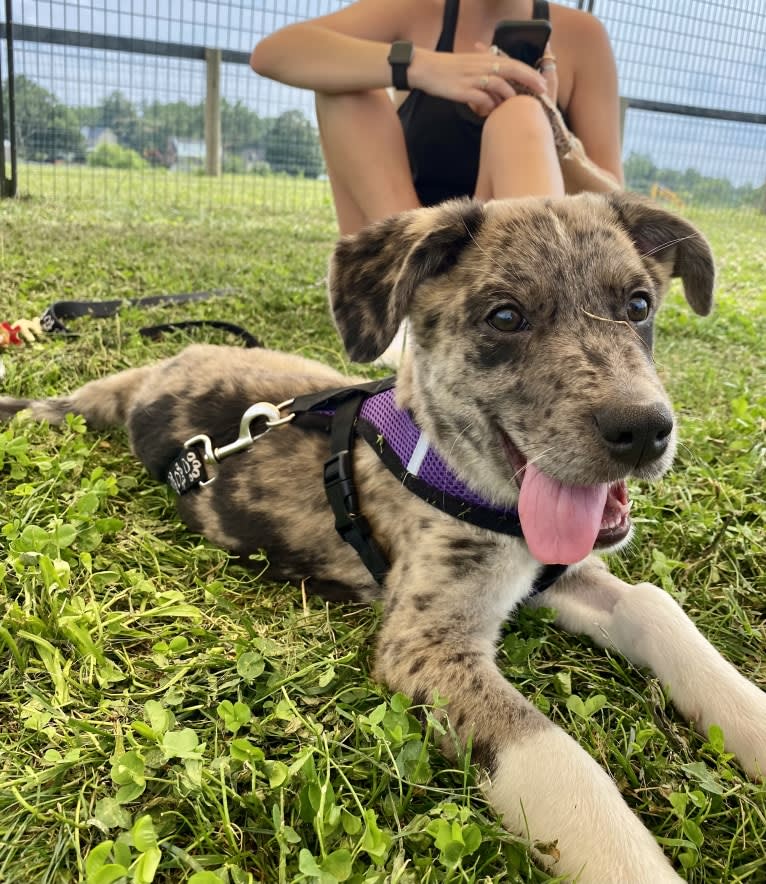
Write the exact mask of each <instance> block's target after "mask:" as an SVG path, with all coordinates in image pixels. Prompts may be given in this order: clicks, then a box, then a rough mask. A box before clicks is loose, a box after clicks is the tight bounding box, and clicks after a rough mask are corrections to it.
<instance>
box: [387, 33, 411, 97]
mask: <svg viewBox="0 0 766 884" xmlns="http://www.w3.org/2000/svg"><path fill="white" fill-rule="evenodd" d="M412 51H413V49H412V43H411V41H410V40H397V41H396V42H395V43H392V44H391V51H390V52H389V53H388V63H389V64H390V65H391V82H392V83H393V87H394V89H409V88H410V84H409V83H408V82H407V68H408V67H409V64H410V62H411V61H412Z"/></svg>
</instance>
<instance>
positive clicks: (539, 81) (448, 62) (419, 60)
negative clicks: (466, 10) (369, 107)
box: [408, 43, 548, 117]
mask: <svg viewBox="0 0 766 884" xmlns="http://www.w3.org/2000/svg"><path fill="white" fill-rule="evenodd" d="M476 45H477V51H476V52H434V51H432V50H430V49H423V48H421V47H417V48H416V49H415V52H414V54H413V57H412V62H411V63H410V67H409V71H408V77H409V82H410V86H411V87H412V88H417V89H422V90H423V91H424V92H427V93H428V94H429V95H435V96H437V97H439V98H447V99H449V100H450V101H458V102H461V103H462V104H467V105H468V106H469V107H470V108H471V110H473V111H474V113H476V114H478V115H479V116H482V117H486V116H488V115H489V114H490V113H492V111H493V110H494V109H495V108H496V107H497V106H498V104H501V103H502V102H503V101H505V100H506V99H507V98H512V97H513V96H514V95H516V90H515V89H514V88H513V86H512V85H511V82H516V83H519V84H521V85H523V86H526V87H527V88H528V89H529V90H530V91H532V92H534V93H535V94H538V93H541V92H545V91H546V90H547V88H548V83H547V81H546V79H545V78H544V77H543V76H542V75H541V74H540V73H538V72H537V71H536V70H534V69H533V68H531V67H529V65H526V64H524V63H523V62H521V61H517V60H516V59H515V58H509V57H508V56H507V55H504V54H501V55H495V54H493V53H492V52H490V51H489V49H488V48H487V47H486V46H484V44H482V43H478V44H476Z"/></svg>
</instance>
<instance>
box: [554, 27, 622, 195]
mask: <svg viewBox="0 0 766 884" xmlns="http://www.w3.org/2000/svg"><path fill="white" fill-rule="evenodd" d="M569 41H571V45H573V46H574V47H576V49H575V58H576V62H575V66H574V80H573V86H572V92H571V96H570V99H569V103H568V105H567V108H566V114H567V117H568V119H569V123H570V125H571V128H572V131H573V132H574V133H575V135H577V137H578V138H579V139H580V141H581V142H582V144H583V147H584V148H585V152H586V153H587V155H588V157H589V158H590V159H591V160H592V161H593V162H594V163H595V164H596V165H597V166H600V167H601V168H602V169H605V170H606V171H607V172H611V174H613V175H614V176H616V178H617V180H618V181H619V182H620V183H622V182H623V173H622V160H621V153H622V151H621V145H620V98H619V93H618V86H617V66H616V64H615V61H614V55H613V53H612V47H611V46H610V44H609V37H608V36H607V33H606V30H605V28H604V26H603V25H602V24H601V22H600V21H598V19H596V18H594V17H593V16H591V15H587V14H581V15H578V16H577V17H576V20H573V22H572V25H571V28H570V30H569V32H568V33H567V42H569Z"/></svg>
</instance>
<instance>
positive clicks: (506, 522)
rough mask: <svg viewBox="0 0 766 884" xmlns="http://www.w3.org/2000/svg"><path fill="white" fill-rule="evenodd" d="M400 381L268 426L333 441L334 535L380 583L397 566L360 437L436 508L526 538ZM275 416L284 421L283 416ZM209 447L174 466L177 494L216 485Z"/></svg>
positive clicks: (314, 398) (549, 573)
mask: <svg viewBox="0 0 766 884" xmlns="http://www.w3.org/2000/svg"><path fill="white" fill-rule="evenodd" d="M395 381H396V379H395V378H393V377H391V378H385V379H384V380H381V381H372V382H370V383H366V384H359V385H357V386H354V387H343V388H341V389H336V390H325V391H322V392H320V393H311V394H308V395H306V396H299V397H297V398H296V399H294V400H292V401H290V402H287V403H283V405H284V406H285V407H286V408H289V410H290V412H291V415H290V416H289V417H287V418H281V419H278V420H273V421H272V422H271V423H269V421H267V427H270V426H276V425H278V424H281V423H286V422H288V421H291V422H292V423H294V424H295V425H296V426H299V427H303V428H305V429H307V430H319V431H321V432H324V433H328V434H329V436H330V457H329V458H328V460H327V461H326V463H325V465H324V485H325V493H326V494H327V499H328V502H329V503H330V506H331V507H332V510H333V514H334V515H335V528H336V530H337V531H338V533H339V534H340V536H341V537H342V538H343V540H345V541H346V542H347V543H349V544H351V546H353V548H354V549H355V550H356V552H357V553H358V554H359V556H360V558H361V559H362V561H363V562H364V564H365V565H366V566H367V569H368V570H369V571H370V573H371V574H372V576H373V577H374V578H375V580H376V581H377V582H378V583H383V581H384V579H385V576H386V574H387V573H388V571H389V570H390V565H389V562H388V560H387V559H386V557H385V555H384V553H383V552H382V550H381V549H380V547H379V546H378V544H377V543H376V541H375V538H374V537H373V536H372V532H371V529H370V525H369V523H368V521H367V519H366V518H365V516H364V515H363V513H362V511H361V506H360V501H359V497H358V493H357V489H356V484H355V482H354V476H353V457H352V455H353V448H354V442H355V440H356V437H357V436H361V437H362V438H363V439H364V440H365V441H366V442H367V443H368V444H369V445H370V447H371V448H372V449H373V451H375V453H376V454H377V455H378V456H379V457H380V459H381V460H382V462H383V463H384V465H385V466H386V467H387V468H388V469H389V470H390V471H391V472H392V473H393V474H394V475H395V476H396V477H397V478H398V479H399V480H400V482H401V483H402V485H403V486H404V487H406V488H407V489H408V490H409V491H411V492H412V493H413V494H416V495H417V496H418V497H420V498H421V499H423V500H424V501H426V503H428V504H430V505H431V506H433V507H436V509H438V510H441V511H442V512H444V513H447V514H449V515H450V516H453V517H454V518H456V519H460V520H461V521H464V522H470V523H471V524H472V525H476V526H478V527H480V528H485V529H487V530H489V531H496V532H499V533H501V534H507V535H510V536H512V537H523V536H524V534H523V532H522V529H521V522H520V520H519V514H518V511H517V510H516V508H515V507H510V508H506V507H498V506H496V505H494V504H492V503H490V502H489V501H487V500H485V499H484V498H483V497H481V495H479V494H477V493H476V492H475V491H473V490H472V489H471V488H469V487H468V486H467V485H466V484H465V482H463V481H462V480H461V479H459V478H458V477H457V476H456V475H455V473H454V472H453V471H452V470H451V469H450V468H449V466H447V464H446V463H445V462H444V460H443V459H442V458H441V456H440V455H439V454H438V453H437V452H436V451H435V450H434V449H433V448H432V447H431V444H430V442H429V440H428V437H427V436H426V435H425V433H423V432H422V430H420V428H419V427H418V426H417V425H416V424H415V422H414V421H413V419H412V416H411V415H410V413H409V412H407V411H402V410H401V409H399V408H397V406H396V401H395V392H394V389H393V387H394V383H395ZM279 407H281V406H279ZM279 407H277V408H279ZM254 408H255V406H254ZM266 408H271V409H274V408H275V407H274V406H266ZM261 414H263V413H262V412H261ZM275 414H276V415H277V417H278V411H277V410H275ZM266 431H267V430H266ZM266 431H264V432H266ZM248 435H249V431H248ZM256 438H258V437H257V436H255V437H252V438H248V440H247V441H254V439H256ZM200 439H204V440H206V441H207V443H208V445H207V449H208V450H207V457H200V455H199V454H198V453H197V451H196V449H195V443H197V442H198V440H200ZM209 442H210V440H209V439H208V437H205V436H196V437H194V439H192V440H190V442H187V443H186V444H185V446H184V449H183V450H182V451H181V452H180V454H179V455H178V456H177V457H176V458H175V459H174V461H173V462H172V463H171V465H170V466H169V468H168V472H167V481H168V484H169V485H170V487H171V488H172V489H173V490H174V491H175V492H176V493H177V494H185V493H187V492H189V491H191V490H193V489H195V488H197V487H199V486H200V485H205V484H208V483H209V481H212V480H208V479H207V478H206V471H205V463H206V462H207V463H210V458H209V455H210V450H209V449H210V445H209ZM237 445H238V443H234V444H233V445H231V446H227V448H230V449H232V453H234V451H233V450H234V449H236V450H241V448H242V447H243V446H240V447H239V448H238V447H237ZM221 450H222V449H216V451H218V452H220V451H221ZM565 570H566V565H546V566H545V567H544V568H543V570H542V572H541V573H540V575H539V577H538V578H537V580H536V582H535V584H534V587H533V590H532V593H533V594H535V593H539V592H542V591H543V590H544V589H547V588H548V587H549V586H550V585H551V584H552V583H553V582H554V581H555V580H556V579H557V578H558V577H559V576H560V575H561V574H563V573H564V571H565Z"/></svg>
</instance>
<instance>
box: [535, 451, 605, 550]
mask: <svg viewBox="0 0 766 884" xmlns="http://www.w3.org/2000/svg"><path fill="white" fill-rule="evenodd" d="M607 490H608V486H607V485H574V486H572V485H562V484H561V482H557V481H556V479H551V478H550V476H546V475H545V473H541V472H540V470H538V469H537V467H536V466H535V465H534V464H532V463H528V464H527V465H526V467H525V469H524V480H523V481H522V483H521V494H520V495H519V518H520V519H521V529H522V531H523V532H524V538H525V540H526V541H527V546H528V547H529V551H530V552H531V553H532V555H533V556H534V557H535V558H536V559H537V560H538V562H542V563H543V564H545V565H571V564H573V563H574V562H579V561H580V560H581V559H584V558H585V556H587V555H588V553H590V552H591V550H592V549H593V545H594V543H595V542H596V537H597V536H598V531H599V528H600V526H601V520H602V517H603V514H604V506H605V505H606V495H607Z"/></svg>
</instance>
